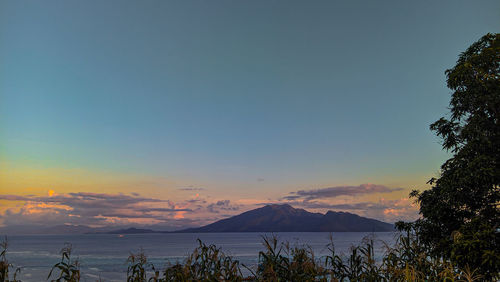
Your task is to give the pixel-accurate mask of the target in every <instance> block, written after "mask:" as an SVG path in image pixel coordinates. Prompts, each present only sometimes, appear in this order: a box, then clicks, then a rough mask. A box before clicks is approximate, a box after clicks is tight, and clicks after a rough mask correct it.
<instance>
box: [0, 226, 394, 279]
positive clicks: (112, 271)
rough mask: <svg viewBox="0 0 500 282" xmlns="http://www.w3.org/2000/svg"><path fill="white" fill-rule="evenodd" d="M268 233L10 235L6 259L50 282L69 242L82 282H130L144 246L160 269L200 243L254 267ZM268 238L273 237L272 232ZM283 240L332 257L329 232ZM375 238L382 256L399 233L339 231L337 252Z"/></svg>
mask: <svg viewBox="0 0 500 282" xmlns="http://www.w3.org/2000/svg"><path fill="white" fill-rule="evenodd" d="M262 235H266V234H264V233H197V234H194V233H185V234H179V233H172V234H170V233H167V234H132V235H123V237H122V236H120V235H115V234H99V235H97V234H88V235H24V236H21V235H19V236H9V237H8V240H9V249H8V253H7V259H8V260H9V261H10V262H11V263H13V264H14V266H15V267H21V269H22V271H21V276H20V278H21V280H22V281H45V280H46V279H47V275H48V273H49V271H50V268H51V267H52V265H54V264H55V263H57V262H58V261H59V260H60V259H61V256H60V254H59V251H60V250H61V248H62V247H63V246H64V243H65V242H68V243H71V244H72V245H73V252H72V256H73V257H74V258H78V259H79V261H80V264H81V273H82V281H96V280H97V279H98V278H99V277H100V278H101V279H103V280H104V281H125V280H126V271H127V264H126V259H127V257H128V255H129V254H130V252H137V251H139V250H140V249H141V248H142V249H143V250H144V252H145V253H146V255H147V256H148V259H149V260H150V261H151V262H152V263H154V264H155V266H156V267H158V266H163V265H166V264H168V263H175V262H177V261H181V262H182V260H183V259H184V258H185V257H186V256H187V255H188V254H189V253H190V252H191V251H192V250H193V249H194V248H195V247H197V242H196V239H198V238H199V239H201V240H202V241H203V242H204V243H206V244H215V245H217V246H218V247H221V248H222V250H223V251H224V252H225V253H226V254H229V255H232V256H234V257H236V258H237V259H238V260H240V262H242V263H244V264H246V265H250V266H255V265H256V264H257V259H258V253H259V251H261V250H263V249H264V248H263V246H262V237H261V236H262ZM267 235H269V234H267ZM275 235H277V236H278V238H279V239H280V240H282V241H288V242H290V243H291V245H304V244H307V245H308V246H310V247H311V248H312V249H313V251H314V253H315V255H316V257H321V256H324V255H327V254H328V250H327V248H326V245H327V244H328V242H329V236H330V233H323V232H312V233H302V232H301V233H293V232H292V233H275ZM368 235H372V236H374V237H375V242H376V256H377V257H379V258H380V257H381V255H382V254H383V251H384V249H383V243H382V242H385V243H389V244H392V243H393V242H394V233H392V232H379V233H364V232H352V233H351V232H339V233H333V240H334V243H335V248H336V250H337V251H338V252H341V253H347V252H348V251H349V248H350V247H351V246H352V245H358V244H359V243H361V241H362V240H363V238H364V237H366V236H368Z"/></svg>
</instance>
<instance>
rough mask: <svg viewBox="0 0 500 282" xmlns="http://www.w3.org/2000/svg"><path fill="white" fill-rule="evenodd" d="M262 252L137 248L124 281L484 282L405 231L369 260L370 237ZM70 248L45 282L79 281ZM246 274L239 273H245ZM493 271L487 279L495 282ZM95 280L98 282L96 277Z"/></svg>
mask: <svg viewBox="0 0 500 282" xmlns="http://www.w3.org/2000/svg"><path fill="white" fill-rule="evenodd" d="M262 244H263V246H264V250H263V251H261V252H259V254H258V260H257V262H258V263H257V265H256V266H253V267H252V266H247V265H243V264H240V262H239V261H238V260H236V259H234V258H233V257H231V256H228V255H226V254H225V253H224V252H223V251H222V249H221V248H219V247H217V246H215V245H206V244H205V243H203V242H202V241H201V240H199V239H198V246H197V247H196V248H195V249H194V250H193V251H192V252H191V253H190V254H189V255H188V256H187V258H186V259H185V260H183V261H182V262H179V261H178V262H175V263H168V264H167V265H165V266H164V267H163V268H157V267H155V265H153V264H152V263H150V262H149V261H148V258H147V255H146V254H145V253H144V251H143V250H140V251H139V252H137V253H131V254H130V255H129V257H128V259H127V264H128V267H127V282H149V281H153V282H167V281H468V282H472V281H485V280H486V279H485V278H484V276H483V275H481V274H480V273H479V272H478V270H477V269H471V268H470V267H468V266H467V267H465V268H460V267H458V266H457V265H456V264H453V263H452V262H451V261H449V260H445V259H443V258H440V257H433V256H431V255H429V252H428V251H427V250H426V249H425V248H424V247H422V244H421V243H420V241H419V238H418V236H416V235H415V234H414V233H412V232H411V231H410V230H406V231H404V232H401V233H399V234H398V237H397V238H396V242H395V244H394V245H393V246H388V245H387V244H386V245H385V252H384V255H383V257H382V259H381V260H379V261H377V260H376V259H375V244H374V238H373V237H372V236H369V237H366V238H365V239H364V240H363V241H362V243H361V244H360V245H359V246H353V247H351V249H350V251H349V252H348V253H347V254H345V255H344V254H339V253H338V252H337V251H336V249H335V245H334V243H333V238H332V237H330V242H329V243H328V244H327V246H325V247H326V248H327V249H328V251H329V254H328V255H326V256H323V257H316V256H315V254H314V252H313V251H312V249H311V248H310V247H309V246H307V245H293V246H292V245H291V244H290V243H288V242H280V240H279V239H278V237H277V236H274V235H269V236H263V237H262ZM7 245H8V244H7V240H6V239H5V240H4V241H3V242H2V243H1V245H0V246H1V247H2V252H1V253H0V282H6V281H20V280H18V279H17V278H16V277H17V274H18V273H19V272H20V269H19V268H17V269H16V271H15V272H14V275H13V279H12V280H9V270H10V269H12V268H13V265H12V264H11V263H10V262H9V261H8V260H7V256H6V255H7ZM71 251H72V248H71V245H70V244H65V246H64V247H63V248H62V250H61V261H60V262H58V263H57V264H55V265H54V266H53V267H52V269H51V270H50V272H49V275H48V277H47V280H49V279H51V278H52V277H53V279H52V280H51V281H57V282H59V281H67V282H78V281H80V277H81V273H80V266H79V262H78V260H77V259H76V260H74V259H72V258H71ZM245 270H246V272H247V273H249V274H248V275H244V274H243V273H244V272H245ZM499 278H500V276H499V274H498V273H497V274H496V276H494V277H493V279H488V280H491V281H498V279H499ZM99 281H103V280H102V279H100V280H99Z"/></svg>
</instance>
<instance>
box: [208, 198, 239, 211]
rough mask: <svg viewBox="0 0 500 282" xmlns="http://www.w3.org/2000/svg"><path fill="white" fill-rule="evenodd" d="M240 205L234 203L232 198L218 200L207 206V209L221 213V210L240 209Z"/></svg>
mask: <svg viewBox="0 0 500 282" xmlns="http://www.w3.org/2000/svg"><path fill="white" fill-rule="evenodd" d="M239 209H240V206H238V205H232V204H231V201H230V200H222V201H217V202H216V203H213V204H210V205H208V206H207V210H208V211H209V212H212V213H220V212H221V211H226V212H227V211H238V210H239Z"/></svg>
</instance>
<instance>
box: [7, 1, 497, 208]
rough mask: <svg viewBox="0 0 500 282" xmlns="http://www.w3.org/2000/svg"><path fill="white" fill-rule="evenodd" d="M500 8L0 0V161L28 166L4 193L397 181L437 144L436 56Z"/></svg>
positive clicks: (442, 66)
mask: <svg viewBox="0 0 500 282" xmlns="http://www.w3.org/2000/svg"><path fill="white" fill-rule="evenodd" d="M499 24H500V2H498V1H481V2H476V1H312V2H311V1H141V2H136V1H81V2H79V1H22V2H21V1H1V2H0V42H1V44H0V62H1V63H0V137H1V140H2V142H0V143H1V144H0V160H1V164H2V166H3V167H4V168H5V169H6V170H7V171H15V172H16V173H15V175H18V176H19V175H20V176H23V175H26V178H30V181H31V182H27V183H26V184H25V185H26V187H24V188H23V187H21V186H19V185H17V184H16V185H14V186H12V185H11V184H9V183H13V182H15V181H11V182H7V181H5V182H4V183H3V184H2V186H3V187H2V188H1V189H2V191H0V192H2V193H3V194H16V193H17V194H26V193H28V192H29V191H31V192H33V191H32V190H29V189H28V188H27V187H28V186H29V187H31V188H30V189H34V188H33V187H37V185H38V184H37V183H39V182H37V177H35V176H33V177H31V176H29V175H33V170H38V171H40V170H42V171H43V170H50V171H51V173H50V174H51V175H52V178H51V179H52V180H50V181H53V183H52V184H51V182H50V181H48V182H47V181H46V182H44V183H45V184H44V185H40V189H39V190H36V189H35V190H36V193H38V192H40V191H45V190H47V189H48V188H47V187H55V188H54V190H55V191H56V192H57V191H61V193H69V192H86V191H87V190H89V191H90V190H91V191H94V190H98V191H101V192H109V191H111V190H109V191H108V190H106V189H108V188H103V187H108V186H109V185H111V184H109V183H108V182H106V185H108V186H106V185H104V184H103V182H102V174H103V173H104V174H106V175H108V176H110V177H111V176H113V177H114V178H116V179H123V178H124V177H123V176H124V175H128V176H130V175H134V176H137V177H136V178H137V179H139V178H140V179H141V180H140V181H150V182H151V181H153V182H158V181H160V182H161V181H167V182H168V184H161V185H156V186H154V185H153V186H147V187H146V186H145V187H139V188H137V190H138V191H136V192H138V193H142V194H148V195H154V196H155V197H159V198H162V199H167V198H168V199H171V198H176V197H180V198H181V196H179V195H177V194H176V193H175V188H172V187H203V188H204V189H206V191H207V192H206V194H207V195H206V197H211V199H213V201H215V200H222V199H226V198H227V199H229V198H230V199H231V201H233V202H235V201H238V200H242V199H246V198H248V199H250V198H251V199H253V200H255V201H257V200H259V199H261V200H262V201H264V200H269V199H271V200H276V199H278V198H279V197H280V195H281V196H283V195H286V194H287V193H289V192H292V191H297V190H300V189H306V188H311V189H312V188H322V187H336V186H341V185H355V186H356V185H359V184H363V183H377V184H380V185H386V186H390V187H403V188H404V189H405V190H404V193H403V192H397V194H395V196H394V199H396V198H398V197H399V198H400V197H403V196H404V195H405V194H406V195H407V192H408V191H409V190H410V189H411V188H425V187H426V186H425V180H426V179H428V178H430V177H432V176H435V174H436V173H437V171H438V169H439V165H440V164H441V163H442V162H443V161H444V160H445V159H446V157H447V155H446V154H445V153H443V152H442V151H441V148H440V145H439V140H438V139H437V138H436V137H434V136H433V134H432V133H431V132H430V131H429V129H428V126H429V124H430V123H432V122H433V121H435V120H437V119H438V118H439V117H441V116H442V115H444V114H445V112H446V107H447V104H448V101H449V97H450V96H449V94H450V91H449V90H448V89H447V88H446V84H445V79H446V78H445V75H444V71H445V70H446V69H447V68H450V67H452V66H453V65H454V64H455V62H456V59H457V56H458V54H459V53H460V52H463V51H464V50H465V49H466V48H467V47H468V46H469V45H470V44H471V43H473V42H474V41H476V40H478V39H479V38H480V37H481V36H482V35H484V34H485V33H487V32H496V31H498V26H500V25H499ZM68 170H78V171H83V172H82V173H83V174H85V175H87V178H95V181H94V182H93V183H92V184H88V185H91V186H92V187H91V188H89V186H81V187H80V188H79V186H78V185H76V186H75V183H72V185H69V186H71V187H68V185H66V186H65V185H64V184H61V183H66V184H67V181H66V182H65V181H60V179H63V178H64V179H66V178H67V177H69V176H68V175H67V171H68ZM54 171H56V172H54ZM61 171H62V172H61ZM11 175H14V174H11ZM28 176H29V177H28ZM145 179H146V180H145ZM158 179H160V180H158ZM165 179H166V180H165ZM44 181H45V180H44ZM75 181H76V180H75ZM134 181H135V180H134ZM162 183H163V182H162ZM0 184H1V183H0ZM117 185H118V184H117ZM417 185H421V187H415V186H417ZM134 187H136V186H134ZM51 189H52V188H51ZM79 189H80V190H79ZM109 189H111V188H109ZM117 189H118V188H116V189H115V190H113V191H117ZM130 189H131V190H130V191H132V190H133V189H132V188H130ZM14 190H15V191H14ZM127 191H129V190H127ZM398 191H399V190H398ZM31 192H30V193H31ZM40 193H41V192H40ZM256 195H258V196H256ZM378 198H379V197H378V196H377V197H375V198H370V199H369V200H370V201H379V199H378ZM356 200H357V199H351V200H349V201H351V202H352V201H356ZM344 201H345V200H344ZM333 202H335V201H333ZM333 202H332V203H333ZM335 203H337V204H339V203H340V202H335ZM241 205H243V204H241Z"/></svg>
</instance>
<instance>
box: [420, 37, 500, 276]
mask: <svg viewBox="0 0 500 282" xmlns="http://www.w3.org/2000/svg"><path fill="white" fill-rule="evenodd" d="M499 73H500V34H486V35H485V36H483V37H482V38H481V39H480V40H479V41H477V42H475V43H474V44H472V45H471V46H470V47H469V48H468V49H467V50H466V51H465V52H464V53H462V54H460V56H459V59H458V61H457V64H456V66H455V67H453V68H452V69H449V70H447V71H446V76H447V84H448V87H449V88H450V89H451V90H452V91H453V93H452V97H451V101H450V107H449V110H450V113H449V115H448V116H447V117H442V118H441V119H439V120H438V121H436V122H434V123H433V124H431V126H430V129H431V130H432V131H434V132H435V133H436V134H437V136H439V137H440V138H442V146H443V149H445V150H447V151H448V152H450V153H452V157H451V158H450V159H449V160H447V161H446V162H445V163H444V164H443V165H442V166H441V171H440V175H439V177H438V178H433V179H431V180H430V181H429V183H430V184H431V185H432V188H431V189H429V190H426V191H424V192H421V193H420V192H418V191H414V192H412V196H414V197H416V199H417V202H418V203H419V204H420V214H421V215H422V218H421V219H420V220H418V221H417V222H416V223H415V228H416V231H417V233H418V235H419V236H420V239H421V240H422V242H423V243H424V244H426V246H427V247H428V248H429V251H430V253H431V254H432V255H434V256H440V257H444V258H449V259H451V260H452V261H454V262H456V263H458V264H459V265H461V266H462V267H465V266H468V267H473V268H477V269H478V270H479V271H481V272H482V274H483V275H485V277H487V278H488V277H489V278H491V277H493V276H495V275H498V273H499V271H500V249H499V248H500V236H499V228H500V212H499V204H500V191H499V188H500V123H499V119H500V79H499V77H500V74H499Z"/></svg>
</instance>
